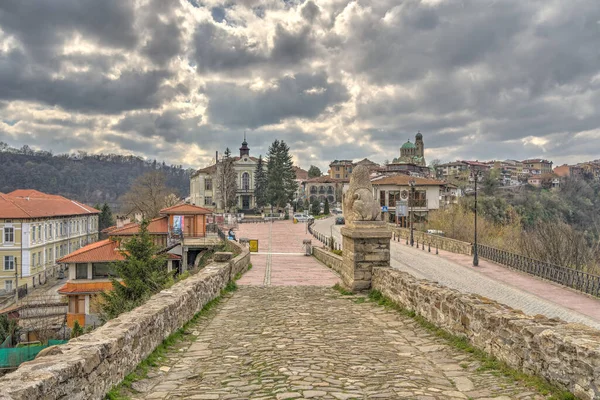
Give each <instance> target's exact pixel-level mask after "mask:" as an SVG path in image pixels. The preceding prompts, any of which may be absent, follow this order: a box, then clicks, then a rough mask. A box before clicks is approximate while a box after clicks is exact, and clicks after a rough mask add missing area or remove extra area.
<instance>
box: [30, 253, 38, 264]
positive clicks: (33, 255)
mask: <svg viewBox="0 0 600 400" xmlns="http://www.w3.org/2000/svg"><path fill="white" fill-rule="evenodd" d="M36 256H37V254H35V253H33V254H32V255H31V265H33V266H34V267H35V257H36Z"/></svg>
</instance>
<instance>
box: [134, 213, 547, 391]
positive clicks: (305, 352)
mask: <svg viewBox="0 0 600 400" xmlns="http://www.w3.org/2000/svg"><path fill="white" fill-rule="evenodd" d="M301 228H302V227H299V226H298V225H293V224H292V223H291V222H275V223H274V224H272V225H271V224H263V225H260V226H259V225H248V226H242V229H240V231H241V232H238V237H251V238H258V239H259V240H261V241H262V242H261V248H260V251H261V252H265V253H269V250H270V253H295V252H298V246H299V245H301V243H302V239H303V238H304V237H305V233H304V231H303V230H302V229H301ZM269 238H270V240H269ZM313 242H314V241H313ZM252 263H253V268H252V270H251V271H249V272H248V273H246V275H245V276H244V277H242V279H240V280H239V281H238V284H240V286H239V288H238V290H237V291H236V292H235V293H233V294H232V295H227V296H225V298H224V300H223V301H222V302H221V303H220V304H219V305H218V306H217V307H216V308H215V309H213V310H211V312H210V313H209V315H208V316H203V317H202V318H200V319H199V321H197V322H196V323H195V324H194V325H193V326H191V327H189V329H188V332H186V335H185V337H186V338H187V339H186V340H184V341H181V342H179V343H178V344H177V345H176V346H175V347H174V348H173V349H172V350H171V351H170V352H169V353H168V354H167V356H166V360H165V361H164V362H163V363H162V366H161V367H160V368H154V369H152V370H151V371H150V372H149V374H148V376H149V378H148V379H144V380H142V381H139V382H135V383H134V384H133V388H134V389H136V390H138V391H139V393H135V394H133V395H132V398H134V399H223V400H224V399H230V400H234V399H276V400H283V399H419V400H438V399H439V400H441V399H481V400H483V399H497V400H509V399H521V400H529V399H536V400H537V399H544V398H545V397H543V396H541V395H539V394H535V393H533V392H532V391H530V390H529V389H528V388H526V387H523V386H520V385H519V384H518V383H515V382H514V381H510V380H509V379H507V378H504V377H499V376H495V375H494V374H492V373H487V372H479V371H477V370H478V368H479V367H480V364H479V362H477V361H475V360H474V359H473V358H472V356H471V355H470V354H468V353H465V352H462V351H459V350H457V349H455V348H453V347H450V346H449V345H448V344H447V343H446V342H445V341H443V340H442V339H439V338H437V337H436V336H435V335H433V334H432V333H430V332H429V331H427V330H425V329H424V328H422V327H421V326H419V325H418V324H417V323H416V322H415V321H414V320H413V319H411V318H408V317H406V316H403V315H401V314H399V313H398V312H396V311H393V310H390V309H386V308H384V307H381V306H379V305H377V304H375V303H373V302H370V301H369V300H368V299H365V298H364V297H360V296H343V295H341V294H340V293H338V292H337V291H335V290H333V289H331V288H330V287H328V286H331V285H332V284H333V283H334V282H336V281H337V276H335V275H334V274H333V273H332V272H331V271H330V270H329V269H327V268H326V267H324V266H323V265H321V264H320V263H318V262H317V261H316V260H315V259H313V258H312V257H305V256H298V255H289V254H288V255H281V254H258V255H257V254H253V255H252ZM269 268H270V270H271V275H270V278H268V270H269Z"/></svg>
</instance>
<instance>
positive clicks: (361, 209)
mask: <svg viewBox="0 0 600 400" xmlns="http://www.w3.org/2000/svg"><path fill="white" fill-rule="evenodd" d="M344 218H345V219H346V223H348V224H351V223H352V222H354V221H377V220H379V205H378V204H377V203H376V202H375V199H374V198H373V185H372V184H371V179H370V177H369V169H368V168H367V167H366V166H364V165H359V166H357V167H356V168H354V169H353V170H352V175H350V186H349V188H348V191H347V192H346V194H345V195H344Z"/></svg>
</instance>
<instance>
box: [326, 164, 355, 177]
mask: <svg viewBox="0 0 600 400" xmlns="http://www.w3.org/2000/svg"><path fill="white" fill-rule="evenodd" d="M354 165H355V164H354V162H353V161H352V160H334V161H332V162H331V164H329V177H330V178H332V179H350V174H351V173H352V168H354Z"/></svg>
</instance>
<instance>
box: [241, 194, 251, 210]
mask: <svg viewBox="0 0 600 400" xmlns="http://www.w3.org/2000/svg"><path fill="white" fill-rule="evenodd" d="M249 209H250V196H242V210H249Z"/></svg>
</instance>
